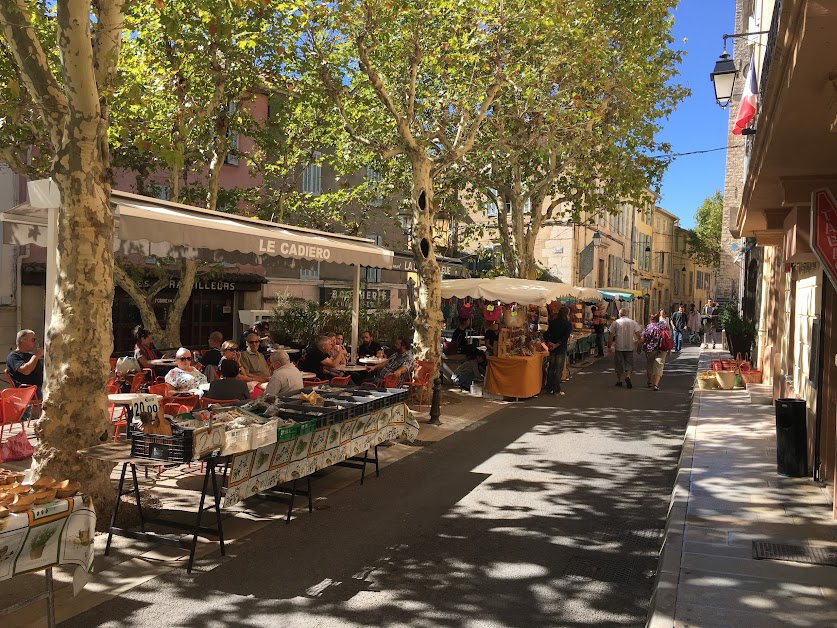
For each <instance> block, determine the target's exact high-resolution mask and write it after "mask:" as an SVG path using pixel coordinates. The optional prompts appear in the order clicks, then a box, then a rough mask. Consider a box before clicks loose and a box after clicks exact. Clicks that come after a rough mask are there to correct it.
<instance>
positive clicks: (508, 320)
mask: <svg viewBox="0 0 837 628" xmlns="http://www.w3.org/2000/svg"><path fill="white" fill-rule="evenodd" d="M503 323H504V324H505V325H506V327H523V325H525V324H526V310H524V309H523V308H522V307H520V306H519V305H517V304H512V305H509V306H508V307H507V308H506V310H505V312H503Z"/></svg>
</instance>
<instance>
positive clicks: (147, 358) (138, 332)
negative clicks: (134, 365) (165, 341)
mask: <svg viewBox="0 0 837 628" xmlns="http://www.w3.org/2000/svg"><path fill="white" fill-rule="evenodd" d="M133 336H134V341H135V342H136V344H135V345H134V358H135V359H136V361H137V362H139V365H140V367H142V368H144V369H152V370H154V365H153V364H151V360H156V359H157V352H156V351H154V338H152V336H151V332H150V331H148V330H147V329H146V328H145V327H143V326H142V325H137V326H136V327H134V331H133ZM154 372H155V373H156V372H157V371H156V370H154ZM161 375H165V371H163V372H162V373H161Z"/></svg>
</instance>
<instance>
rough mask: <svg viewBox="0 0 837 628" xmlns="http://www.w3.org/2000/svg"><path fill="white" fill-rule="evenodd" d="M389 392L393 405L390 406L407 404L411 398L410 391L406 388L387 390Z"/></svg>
mask: <svg viewBox="0 0 837 628" xmlns="http://www.w3.org/2000/svg"><path fill="white" fill-rule="evenodd" d="M387 392H388V393H390V396H389V399H390V400H391V403H390V404H389V405H391V406H394V405H395V404H396V403H400V402H402V401H403V402H406V401H407V400H408V399H409V398H410V391H409V390H407V389H406V388H387Z"/></svg>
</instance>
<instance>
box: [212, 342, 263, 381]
mask: <svg viewBox="0 0 837 628" xmlns="http://www.w3.org/2000/svg"><path fill="white" fill-rule="evenodd" d="M221 359H223V360H232V361H233V362H235V363H236V364H238V375H237V376H236V379H239V380H241V381H242V382H246V383H252V384H257V383H258V380H257V379H256V378H255V377H251V376H250V373H249V371H247V369H246V368H244V367H243V366H241V352H240V351H239V350H238V343H237V342H236V341H235V340H227V341H226V342H225V343H224V344H222V345H221ZM219 367H220V364H219Z"/></svg>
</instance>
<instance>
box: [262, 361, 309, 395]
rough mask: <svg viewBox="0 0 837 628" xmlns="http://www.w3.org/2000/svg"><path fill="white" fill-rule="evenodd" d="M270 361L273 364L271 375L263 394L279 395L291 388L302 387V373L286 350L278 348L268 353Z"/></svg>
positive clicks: (297, 388)
mask: <svg viewBox="0 0 837 628" xmlns="http://www.w3.org/2000/svg"><path fill="white" fill-rule="evenodd" d="M270 362H271V363H272V364H273V368H274V371H273V375H271V376H270V381H269V382H268V383H267V384H266V385H265V388H264V394H265V395H274V396H276V397H279V396H281V395H284V394H285V393H289V392H291V391H292V390H299V389H300V388H302V373H301V372H300V371H299V369H298V368H296V365H295V364H293V363H292V362H291V358H290V357H289V356H288V353H287V351H285V350H284V349H279V350H278V351H274V352H273V353H271V354H270Z"/></svg>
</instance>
